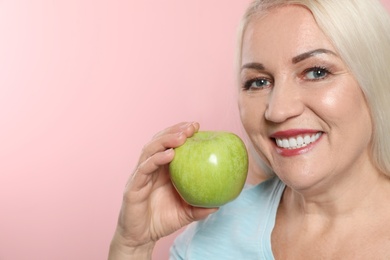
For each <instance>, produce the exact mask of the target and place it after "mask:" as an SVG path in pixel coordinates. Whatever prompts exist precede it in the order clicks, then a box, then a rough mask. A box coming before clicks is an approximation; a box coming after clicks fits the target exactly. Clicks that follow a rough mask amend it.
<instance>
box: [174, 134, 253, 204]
mask: <svg viewBox="0 0 390 260" xmlns="http://www.w3.org/2000/svg"><path fill="white" fill-rule="evenodd" d="M174 150H175V157H174V158H173V160H172V162H171V163H170V164H169V171H170V176H171V180H172V183H173V185H174V186H175V188H176V190H177V191H178V193H179V194H180V196H181V197H182V198H183V199H184V200H185V201H186V202H187V203H188V204H190V205H193V206H196V207H205V208H211V207H219V206H222V205H224V204H226V203H228V202H230V201H232V200H234V199H235V198H237V197H238V195H239V194H240V192H241V191H242V189H243V187H244V185H245V180H246V177H247V173H248V153H247V150H246V147H245V144H244V142H243V141H242V140H241V139H240V138H239V137H238V136H237V135H235V134H233V133H229V132H214V131H200V132H197V133H195V134H194V135H193V136H192V137H190V138H188V139H187V140H186V142H185V143H184V144H183V145H182V146H180V147H178V148H175V149H174Z"/></svg>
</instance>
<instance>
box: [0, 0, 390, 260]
mask: <svg viewBox="0 0 390 260" xmlns="http://www.w3.org/2000/svg"><path fill="white" fill-rule="evenodd" d="M249 2H250V0H245V1H242V0H241V1H226V0H212V1H181V0H165V1H135V0H130V1H124V0H113V1H102V0H68V1H52V0H35V1H28V0H0V35H1V41H0V46H1V47H0V86H1V87H0V122H1V126H0V144H1V145H0V185H1V186H0V207H1V212H0V259H1V260H21V259H33V260H35V259H37V260H38V259H39V260H43V259H50V260H51V259H56V260H68V259H83V260H84V259H85V260H89V259H91V260H92V259H106V258H107V252H108V247H109V243H110V240H111V237H112V234H113V231H114V229H115V225H116V218H117V215H118V211H119V208H120V204H121V198H122V191H123V187H124V185H125V182H126V180H127V178H128V177H129V175H130V174H131V172H132V170H133V169H134V167H135V165H136V161H137V159H138V156H139V152H140V150H141V148H142V146H143V145H144V144H145V143H146V142H148V141H149V140H150V138H151V137H152V136H153V134H154V133H156V132H157V131H159V130H160V129H163V128H165V127H167V126H169V125H171V124H174V123H177V122H180V121H188V120H196V121H198V122H200V123H201V126H202V129H203V130H205V129H210V130H228V131H234V132H236V133H238V134H242V130H241V127H240V123H239V119H238V114H237V108H236V101H235V98H234V93H235V88H236V86H235V75H234V54H235V43H236V29H237V26H238V23H239V19H240V17H241V15H242V13H243V10H244V9H245V7H246V5H247V4H248V3H249ZM385 2H386V5H387V7H388V8H390V0H386V1H385ZM173 237H174V236H170V237H167V238H165V239H163V240H161V241H160V242H159V243H158V245H157V248H156V250H155V254H154V259H167V254H168V247H169V245H170V243H171V241H172V239H173Z"/></svg>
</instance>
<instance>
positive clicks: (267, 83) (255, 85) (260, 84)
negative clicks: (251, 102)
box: [244, 78, 271, 89]
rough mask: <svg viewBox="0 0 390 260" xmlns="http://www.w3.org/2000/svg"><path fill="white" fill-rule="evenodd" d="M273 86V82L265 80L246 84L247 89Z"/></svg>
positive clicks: (250, 81) (251, 81) (259, 79)
mask: <svg viewBox="0 0 390 260" xmlns="http://www.w3.org/2000/svg"><path fill="white" fill-rule="evenodd" d="M270 85H271V82H270V81H269V80H268V79H265V78H258V79H252V80H249V81H247V82H246V83H245V85H244V88H245V89H263V88H267V87H268V86H270Z"/></svg>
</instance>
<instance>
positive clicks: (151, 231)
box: [109, 123, 217, 260]
mask: <svg viewBox="0 0 390 260" xmlns="http://www.w3.org/2000/svg"><path fill="white" fill-rule="evenodd" d="M198 129H199V124H198V123H180V124H177V125H174V126H172V127H170V128H167V129H165V130H163V131H161V132H159V133H158V134H157V135H155V136H154V138H153V139H152V140H151V141H150V142H149V143H148V144H147V145H146V146H145V147H144V149H143V151H142V154H141V156H140V160H139V162H138V166H137V168H136V169H135V171H134V173H133V174H132V176H131V177H130V179H129V181H128V183H127V185H126V188H125V192H124V196H123V202H122V208H121V211H120V214H119V219H118V225H117V229H116V231H115V235H114V238H113V240H112V242H111V248H110V257H109V259H110V260H111V259H112V260H113V259H125V258H121V257H119V256H120V255H123V256H130V255H132V256H135V255H137V256H139V257H141V256H143V258H150V255H151V253H152V250H153V247H154V244H155V242H156V241H157V240H158V239H160V238H162V237H164V236H167V235H169V234H171V233H173V232H175V231H176V230H178V229H180V228H181V227H183V226H185V225H187V224H189V223H191V222H193V221H195V220H199V219H202V218H205V217H206V216H208V215H209V214H210V213H213V212H215V211H216V210H217V209H205V208H196V207H193V206H190V205H188V204H187V203H185V202H184V201H183V200H182V199H181V198H180V196H179V195H178V193H177V192H176V190H175V188H174V187H173V185H172V183H171V180H170V177H169V171H168V165H169V163H170V162H171V161H172V159H173V157H174V150H173V148H176V147H178V146H180V145H182V144H184V142H185V141H186V139H187V138H188V137H190V136H192V135H193V134H194V133H195V132H197V131H198Z"/></svg>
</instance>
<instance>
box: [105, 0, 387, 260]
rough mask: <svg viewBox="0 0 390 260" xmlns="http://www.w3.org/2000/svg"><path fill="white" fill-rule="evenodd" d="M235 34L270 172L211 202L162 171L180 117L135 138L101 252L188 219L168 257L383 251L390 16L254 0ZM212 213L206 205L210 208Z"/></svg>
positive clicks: (119, 252)
mask: <svg viewBox="0 0 390 260" xmlns="http://www.w3.org/2000/svg"><path fill="white" fill-rule="evenodd" d="M242 25H243V26H242V30H241V34H240V38H239V39H240V44H239V49H238V50H239V55H238V56H239V57H238V65H239V68H238V71H239V78H240V84H239V85H240V90H239V98H238V103H239V109H240V115H241V120H242V123H243V126H244V128H245V130H246V133H247V134H248V137H249V140H250V141H251V145H253V147H254V150H255V151H256V154H257V155H258V156H260V157H261V158H262V159H263V161H264V162H265V163H266V164H267V165H268V166H269V167H270V168H271V169H272V170H273V171H274V173H275V176H274V177H272V178H270V179H269V180H267V181H265V182H263V183H260V184H259V185H257V186H254V187H251V188H247V189H245V190H244V191H243V192H242V194H241V195H240V196H239V198H238V199H236V200H235V201H233V202H231V203H229V204H227V205H225V206H223V207H221V208H220V209H203V208H194V207H191V206H189V205H187V204H185V203H184V202H183V201H182V200H181V199H180V198H179V197H178V195H177V193H176V192H175V191H174V188H173V187H172V184H171V183H170V181H169V177H168V171H167V165H168V164H169V162H170V161H171V160H172V158H173V157H174V151H173V150H172V148H174V147H177V146H180V145H181V144H183V143H184V142H185V139H186V138H187V137H189V136H191V135H192V134H193V133H194V132H196V131H198V129H199V125H198V124H197V123H182V124H178V125H175V126H173V127H170V128H168V129H166V130H164V131H162V132H160V133H159V134H157V135H156V136H155V138H154V139H153V140H152V141H151V142H150V143H149V144H147V145H146V146H145V149H144V151H143V153H142V155H141V158H140V161H139V165H138V168H137V170H136V171H135V173H134V174H133V176H132V178H131V179H130V180H129V182H128V184H127V187H126V191H125V196H124V201H123V205H122V209H121V213H120V216H119V221H118V227H117V230H116V233H115V236H114V238H113V240H112V244H111V248H110V259H149V258H150V256H151V253H152V250H153V246H154V243H155V242H156V241H157V240H158V239H159V238H161V237H163V236H166V235H168V234H170V233H172V232H174V231H176V230H178V229H179V228H181V227H183V226H185V225H187V224H189V223H191V222H194V221H197V220H201V219H204V220H201V221H197V222H194V223H193V224H191V225H190V226H189V227H188V229H187V230H186V231H185V232H184V233H183V234H182V235H180V236H179V238H178V239H177V240H176V242H175V244H174V245H173V247H172V249H171V255H172V258H173V259H274V258H275V259H390V223H389V221H388V216H390V203H388V202H389V198H390V179H389V176H390V143H389V142H390V140H389V139H388V138H387V136H386V134H387V133H389V132H390V123H389V122H390V104H389V101H390V91H389V87H390V73H388V72H387V70H388V68H390V20H389V16H388V14H387V13H386V12H385V11H384V10H383V8H382V7H381V6H380V4H379V2H377V1H374V0H371V1H367V0H345V1H340V0H327V1H320V0H291V1H289V0H260V1H255V2H253V4H252V5H251V6H250V7H249V9H248V11H247V13H246V14H245V16H244V19H243V23H242ZM212 213H213V214H212Z"/></svg>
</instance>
